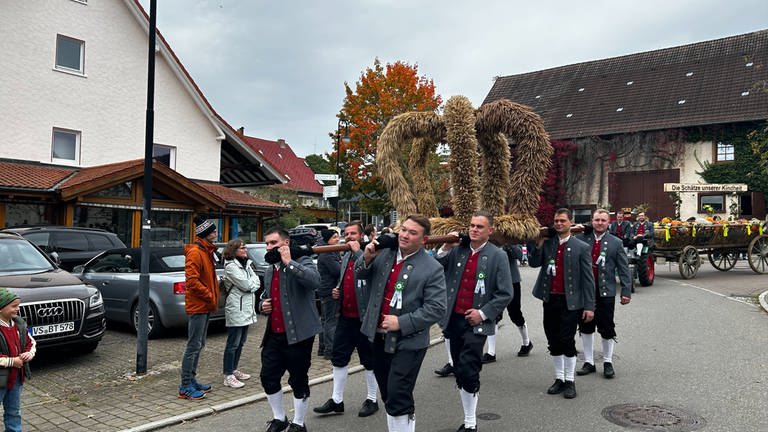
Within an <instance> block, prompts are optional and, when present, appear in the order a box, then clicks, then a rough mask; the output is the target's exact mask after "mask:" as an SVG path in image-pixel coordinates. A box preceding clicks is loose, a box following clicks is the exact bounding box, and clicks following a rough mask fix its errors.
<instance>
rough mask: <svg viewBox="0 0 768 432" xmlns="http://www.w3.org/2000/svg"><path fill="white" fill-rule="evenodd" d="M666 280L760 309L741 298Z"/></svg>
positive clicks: (686, 283)
mask: <svg viewBox="0 0 768 432" xmlns="http://www.w3.org/2000/svg"><path fill="white" fill-rule="evenodd" d="M662 279H666V278H663V277H662ZM666 280H668V281H670V282H675V283H676V284H678V285H682V286H688V287H691V288H695V289H697V290H701V291H706V292H708V293H710V294H714V295H716V296H720V297H723V298H725V299H728V300H731V301H735V302H738V303H742V304H747V305H750V306H754V307H759V305H756V304H754V303H753V302H747V301H744V300H742V299H741V298H737V297H731V296H727V295H725V294H721V293H719V292H716V291H712V290H710V289H707V288H704V287H700V286H698V285H694V284H692V283H688V282H680V281H678V280H674V279H666Z"/></svg>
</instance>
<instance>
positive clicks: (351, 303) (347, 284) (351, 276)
mask: <svg viewBox="0 0 768 432" xmlns="http://www.w3.org/2000/svg"><path fill="white" fill-rule="evenodd" d="M354 267H355V260H353V259H352V258H351V257H350V259H349V263H348V264H347V269H346V270H344V280H342V281H341V284H342V285H341V286H342V290H341V292H342V298H341V316H343V317H347V318H359V317H360V314H359V313H358V311H357V293H356V292H355V269H354Z"/></svg>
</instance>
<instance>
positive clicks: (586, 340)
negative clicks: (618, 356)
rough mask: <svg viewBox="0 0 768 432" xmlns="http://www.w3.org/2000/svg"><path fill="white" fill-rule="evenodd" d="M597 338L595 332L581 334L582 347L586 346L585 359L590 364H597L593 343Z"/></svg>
mask: <svg viewBox="0 0 768 432" xmlns="http://www.w3.org/2000/svg"><path fill="white" fill-rule="evenodd" d="M594 340H595V334H594V333H590V334H586V333H582V334H581V347H582V348H584V361H585V362H586V363H589V364H593V365H594V364H595V353H594V351H593V348H592V344H593V343H594Z"/></svg>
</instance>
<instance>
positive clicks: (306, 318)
mask: <svg viewBox="0 0 768 432" xmlns="http://www.w3.org/2000/svg"><path fill="white" fill-rule="evenodd" d="M279 271H280V305H281V306H282V309H283V322H284V323H285V335H286V337H287V338H288V344H289V345H292V344H295V343H297V342H301V341H303V340H305V339H307V338H310V337H312V336H314V335H316V334H318V333H320V331H321V327H320V317H318V315H317V307H316V306H315V290H317V288H318V287H319V286H320V273H318V272H317V268H316V267H315V264H314V263H313V262H312V258H310V257H308V256H303V257H299V258H297V259H295V260H291V261H290V262H289V263H288V265H284V264H282V263H280V270H279ZM274 272H275V266H273V265H272V266H269V268H267V271H266V274H265V275H264V292H263V293H262V294H261V301H259V311H261V304H262V303H263V302H264V300H266V299H268V298H270V293H271V292H272V274H273V273H274Z"/></svg>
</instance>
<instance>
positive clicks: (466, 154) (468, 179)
mask: <svg viewBox="0 0 768 432" xmlns="http://www.w3.org/2000/svg"><path fill="white" fill-rule="evenodd" d="M443 120H444V121H445V129H446V133H445V139H446V141H447V142H448V145H449V146H450V148H451V157H450V160H449V167H450V170H451V186H452V187H453V214H454V217H455V218H456V220H457V222H458V223H459V224H461V225H463V226H465V227H466V226H467V225H468V224H469V220H470V219H471V218H472V213H474V212H475V211H476V210H477V205H478V200H477V188H478V187H479V183H478V181H477V138H476V137H475V110H474V108H472V103H471V102H470V101H469V99H467V98H466V97H464V96H452V97H451V98H450V99H448V102H446V103H445V114H444V117H443Z"/></svg>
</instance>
